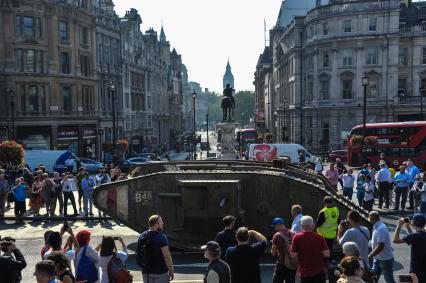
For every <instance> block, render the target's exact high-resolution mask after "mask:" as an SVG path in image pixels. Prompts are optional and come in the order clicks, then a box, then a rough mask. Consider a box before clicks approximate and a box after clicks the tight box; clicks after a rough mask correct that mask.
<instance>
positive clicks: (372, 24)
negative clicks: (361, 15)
mask: <svg viewBox="0 0 426 283" xmlns="http://www.w3.org/2000/svg"><path fill="white" fill-rule="evenodd" d="M376 30H377V18H369V19H368V31H376Z"/></svg>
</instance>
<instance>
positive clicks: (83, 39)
mask: <svg viewBox="0 0 426 283" xmlns="http://www.w3.org/2000/svg"><path fill="white" fill-rule="evenodd" d="M81 43H82V44H83V45H88V43H89V30H88V29H87V28H86V27H82V28H81Z"/></svg>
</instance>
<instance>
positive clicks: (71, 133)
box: [58, 126, 78, 140]
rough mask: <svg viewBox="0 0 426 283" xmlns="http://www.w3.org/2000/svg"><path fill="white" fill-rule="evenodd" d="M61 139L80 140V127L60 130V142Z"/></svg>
mask: <svg viewBox="0 0 426 283" xmlns="http://www.w3.org/2000/svg"><path fill="white" fill-rule="evenodd" d="M60 139H78V127H77V126H76V127H75V129H74V128H58V140H60Z"/></svg>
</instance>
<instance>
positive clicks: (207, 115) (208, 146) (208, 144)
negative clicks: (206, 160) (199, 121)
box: [206, 113, 210, 157]
mask: <svg viewBox="0 0 426 283" xmlns="http://www.w3.org/2000/svg"><path fill="white" fill-rule="evenodd" d="M206 122H207V157H209V153H210V152H209V151H210V142H209V113H207V114H206Z"/></svg>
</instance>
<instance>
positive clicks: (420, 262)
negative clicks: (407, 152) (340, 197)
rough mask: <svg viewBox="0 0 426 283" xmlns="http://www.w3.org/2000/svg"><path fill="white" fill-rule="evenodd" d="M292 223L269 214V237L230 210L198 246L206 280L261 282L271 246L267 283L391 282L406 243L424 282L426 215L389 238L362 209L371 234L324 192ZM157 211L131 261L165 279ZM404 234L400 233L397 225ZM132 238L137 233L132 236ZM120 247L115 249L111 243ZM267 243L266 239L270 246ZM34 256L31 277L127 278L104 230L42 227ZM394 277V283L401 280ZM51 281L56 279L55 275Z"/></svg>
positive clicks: (11, 252) (165, 251)
mask: <svg viewBox="0 0 426 283" xmlns="http://www.w3.org/2000/svg"><path fill="white" fill-rule="evenodd" d="M291 215H292V220H291V221H288V222H287V221H285V219H284V218H282V217H280V216H277V217H276V218H274V219H272V223H271V224H272V226H273V227H274V229H275V234H274V235H273V236H272V238H271V240H269V241H268V238H267V237H266V236H264V235H263V234H262V233H260V232H258V231H255V230H250V229H249V228H247V227H244V226H241V227H237V223H239V219H237V218H236V217H234V216H232V215H228V216H226V217H224V218H223V225H224V228H223V230H221V231H219V232H218V233H217V235H216V237H215V239H214V240H212V241H209V242H208V243H207V244H206V245H204V246H202V247H201V250H203V251H204V257H205V259H206V260H207V261H208V267H207V269H206V270H205V273H204V282H207V283H223V282H225V283H227V282H234V283H258V282H262V279H261V277H262V276H261V269H260V261H261V259H262V257H263V256H264V254H265V250H266V248H267V247H268V246H270V249H271V250H270V252H271V254H272V256H274V257H275V258H276V264H275V269H274V273H273V278H272V282H273V283H283V282H286V283H289V282H290V283H293V282H296V278H299V280H300V282H302V283H310V282H312V283H321V282H324V283H325V282H326V280H328V282H330V283H332V282H338V283H353V282H366V283H370V282H378V280H379V278H380V277H381V275H383V277H384V280H385V282H387V283H394V282H397V281H396V280H395V276H394V264H395V256H394V251H393V245H397V244H406V245H409V246H411V259H410V267H409V271H410V274H406V275H404V276H409V278H410V280H412V282H426V268H425V266H426V230H425V225H426V217H425V216H424V214H422V213H416V214H414V215H413V216H412V217H411V218H401V219H399V220H398V221H397V223H396V227H397V228H396V231H395V233H394V234H393V237H391V234H390V233H389V230H388V227H387V226H386V224H385V223H384V222H382V221H381V218H380V214H379V212H377V211H371V212H370V213H369V219H368V220H369V222H370V223H371V226H372V227H373V229H372V233H371V234H370V230H369V229H368V228H367V227H366V226H362V221H363V218H362V217H361V215H360V214H359V213H358V212H357V211H355V210H352V211H349V213H348V214H347V215H346V216H345V217H343V215H341V214H340V212H339V209H338V208H337V207H336V205H335V203H334V201H333V199H332V198H331V197H325V198H324V208H323V209H321V210H320V211H319V213H318V216H317V218H316V220H314V219H313V217H311V216H309V215H303V210H302V206H301V205H293V206H292V208H291ZM164 225H165V224H164V222H163V219H162V217H161V216H160V215H153V216H151V217H150V218H149V219H148V227H149V228H148V230H147V231H145V232H143V233H141V234H140V236H139V238H138V239H137V248H136V262H137V264H138V265H139V266H140V267H141V272H142V277H143V280H144V282H151V283H152V282H156V283H163V282H170V281H172V280H173V279H174V266H173V258H172V255H171V253H170V249H169V241H168V238H167V236H166V234H165V233H164V231H163V229H164ZM403 228H405V229H406V230H407V233H406V234H405V236H402V237H401V230H402V229H403ZM135 240H136V239H135ZM117 243H119V244H120V246H121V251H119V249H118V247H117ZM269 244H270V245H269ZM0 248H1V255H0V274H2V280H1V282H5V283H9V282H13V283H15V282H21V278H22V277H21V272H22V270H23V269H24V268H25V267H26V265H27V264H26V260H25V257H24V255H23V253H22V252H21V251H20V250H19V248H18V247H17V244H16V242H15V239H12V238H10V237H5V238H1V239H0ZM39 256H40V262H38V263H37V264H36V265H35V272H34V276H35V278H36V280H37V282H42V283H51V282H65V283H74V282H79V281H83V282H87V283H96V282H100V283H108V282H120V283H127V282H132V275H131V274H130V272H129V271H128V269H127V268H126V261H127V259H128V257H129V253H128V251H127V246H126V244H125V243H124V241H123V239H122V238H120V237H110V236H105V237H103V238H102V241H101V243H100V244H99V245H97V246H93V244H92V242H91V232H90V231H89V230H86V229H83V230H80V231H78V232H77V233H76V234H75V233H74V230H73V229H72V228H71V227H70V225H69V224H68V223H67V222H65V223H64V224H63V226H62V227H61V229H60V231H46V232H45V234H44V244H43V246H42V247H41V248H40V255H39ZM404 276H403V275H401V276H399V277H398V278H399V281H398V282H404V281H401V280H402V279H403V278H404ZM56 280H58V281H56Z"/></svg>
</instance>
